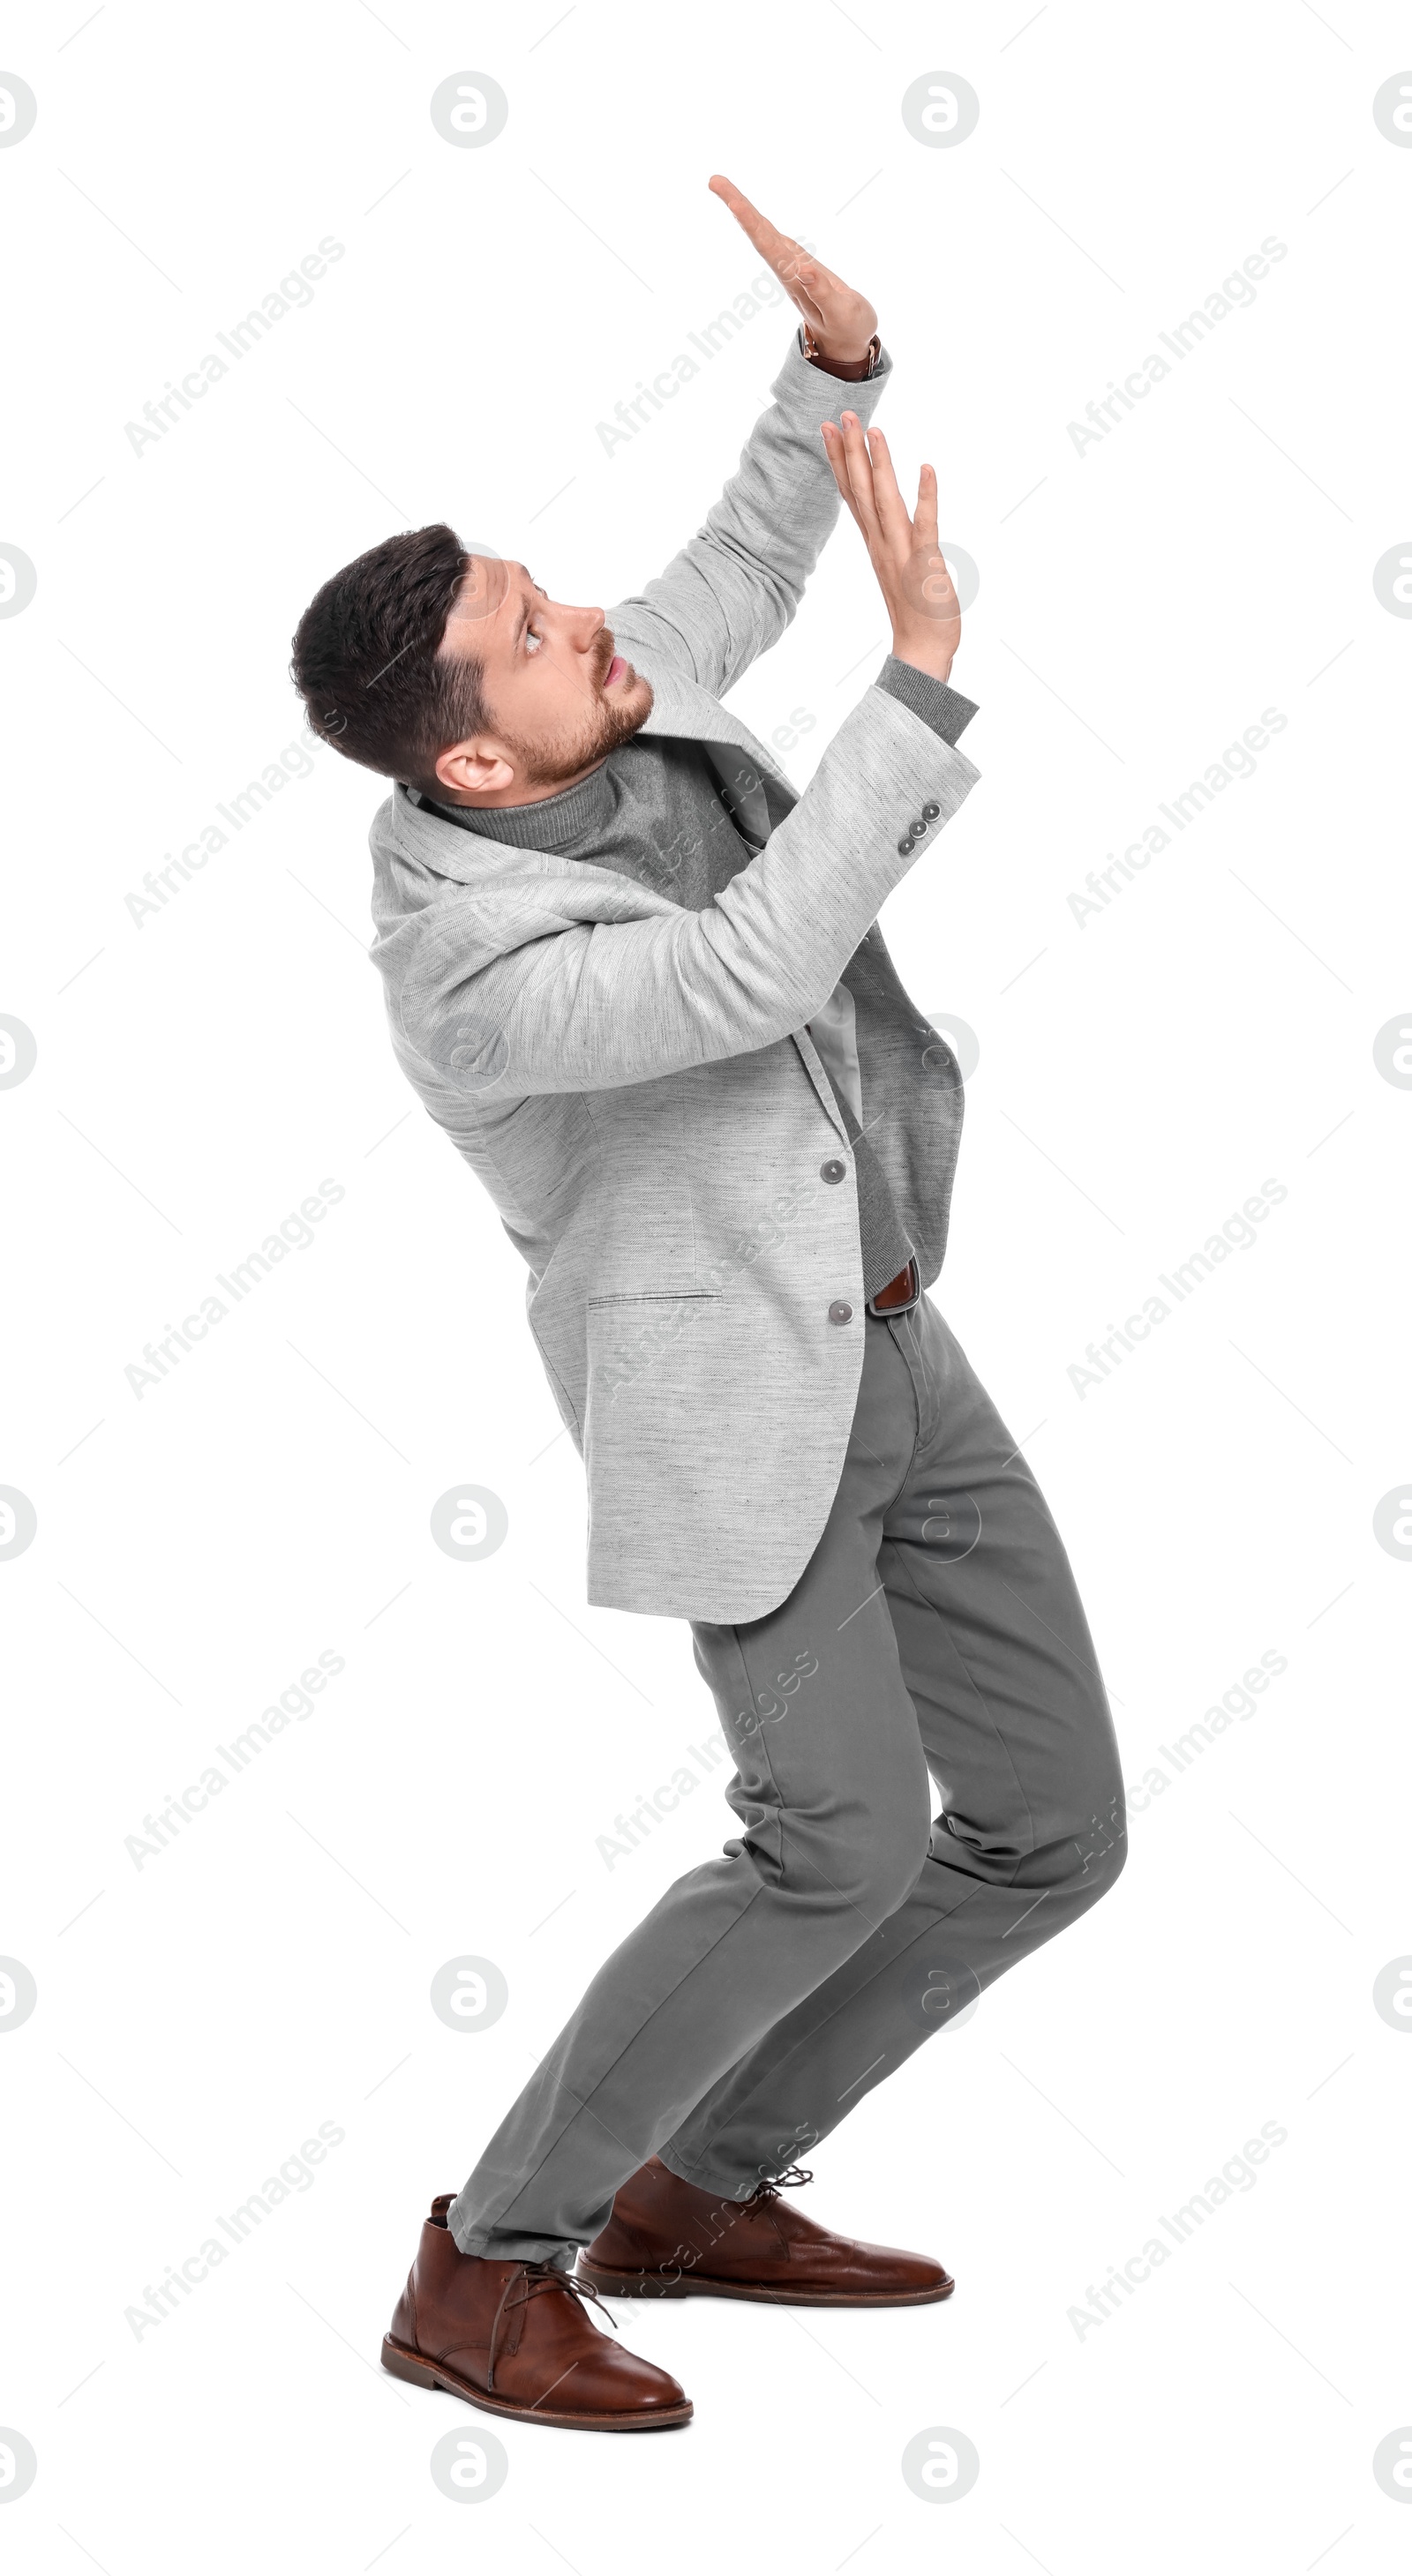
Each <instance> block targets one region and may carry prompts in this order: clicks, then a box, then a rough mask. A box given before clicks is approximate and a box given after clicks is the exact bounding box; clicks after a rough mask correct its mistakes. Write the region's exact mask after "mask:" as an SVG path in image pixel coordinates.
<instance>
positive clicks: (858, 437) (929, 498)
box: [823, 411, 961, 680]
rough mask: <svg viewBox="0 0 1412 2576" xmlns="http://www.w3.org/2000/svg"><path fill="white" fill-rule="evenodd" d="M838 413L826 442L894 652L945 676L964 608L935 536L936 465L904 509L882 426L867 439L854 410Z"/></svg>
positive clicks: (924, 471)
mask: <svg viewBox="0 0 1412 2576" xmlns="http://www.w3.org/2000/svg"><path fill="white" fill-rule="evenodd" d="M840 417H841V419H842V422H843V427H842V429H838V428H836V427H835V425H834V423H833V422H832V421H831V420H826V421H825V422H824V424H823V440H824V445H825V447H826V449H827V450H828V459H829V463H830V465H831V466H832V467H833V473H834V481H835V482H836V483H837V485H838V488H839V490H840V492H841V493H842V495H843V498H844V500H845V502H846V503H847V505H848V508H849V509H850V510H851V512H852V514H853V517H854V519H855V520H856V521H857V524H858V526H859V528H860V529H861V530H862V533H863V542H864V544H865V545H866V547H867V549H868V556H869V560H870V561H871V563H872V567H873V570H874V572H875V573H876V574H877V578H878V588H879V590H880V591H881V592H882V595H883V598H884V599H885V601H886V602H887V612H888V615H889V617H890V618H891V620H892V649H893V652H894V653H895V654H896V656H897V658H898V660H899V662H912V663H915V664H916V667H917V669H918V670H919V671H929V672H930V673H931V675H932V677H933V679H936V680H945V679H948V678H949V677H950V674H951V664H952V660H953V658H954V656H955V652H956V648H957V645H958V644H959V643H960V641H961V610H960V606H959V603H958V601H957V598H956V592H955V589H954V588H953V586H952V580H951V575H950V573H949V572H948V571H947V569H946V563H945V559H944V557H943V555H942V552H941V548H940V546H939V544H938V543H937V533H936V471H935V468H934V467H933V466H930V465H924V466H923V467H922V471H921V475H920V477H919V479H918V483H917V508H916V512H915V515H913V514H911V513H909V511H908V508H907V504H906V502H905V501H904V500H903V498H902V495H901V493H900V491H899V490H898V488H897V476H896V475H895V474H894V472H893V470H892V459H891V457H890V456H889V454H888V452H887V440H886V439H885V438H884V436H883V434H882V431H881V430H880V429H872V430H869V432H868V434H867V437H866V438H865V437H864V435H863V425H862V422H861V421H860V420H859V418H858V415H857V413H856V412H853V411H846V412H843V413H842V414H841V415H840Z"/></svg>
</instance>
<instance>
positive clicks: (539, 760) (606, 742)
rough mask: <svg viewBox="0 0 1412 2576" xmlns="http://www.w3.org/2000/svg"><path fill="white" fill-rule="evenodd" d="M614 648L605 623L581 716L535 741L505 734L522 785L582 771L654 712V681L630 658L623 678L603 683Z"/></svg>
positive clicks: (556, 781)
mask: <svg viewBox="0 0 1412 2576" xmlns="http://www.w3.org/2000/svg"><path fill="white" fill-rule="evenodd" d="M613 654H614V646H613V639H612V637H611V635H609V634H608V633H607V631H606V629H605V630H604V633H603V634H602V635H601V636H600V637H599V639H598V652H597V655H596V657H595V663H594V668H593V671H592V673H591V675H590V681H589V692H588V695H587V696H586V698H585V700H584V706H583V713H582V716H581V717H578V718H576V719H575V720H574V721H572V722H570V723H567V724H564V725H562V726H561V727H560V728H559V730H558V731H557V732H556V733H553V734H550V735H547V736H546V735H544V734H540V735H539V736H538V737H537V739H536V740H535V741H533V742H526V741H524V740H523V739H522V738H520V737H517V736H516V735H514V734H512V733H505V734H504V742H505V747H506V749H507V750H508V751H510V752H511V753H512V754H513V755H514V758H515V760H516V761H517V762H518V763H522V764H523V766H522V767H521V769H520V779H521V783H522V784H523V785H524V786H526V787H559V786H562V785H564V784H565V782H566V781H567V780H569V779H571V778H578V777H580V776H581V775H582V773H583V772H584V770H586V769H592V768H595V767H596V766H597V764H598V763H599V761H601V760H606V758H607V756H608V754H609V752H610V751H617V750H618V749H619V748H620V746H621V745H622V744H623V743H625V742H631V740H632V737H633V735H634V734H635V733H637V732H639V731H640V730H641V728H642V726H643V725H644V724H645V723H646V722H647V719H648V717H649V716H650V715H651V713H652V683H651V681H650V680H645V679H644V678H643V676H642V674H641V672H640V671H635V670H634V669H633V667H632V664H631V663H630V662H629V663H628V667H627V671H626V672H625V674H624V676H623V678H622V679H620V680H618V681H616V682H615V684H614V686H613V687H612V688H611V689H608V690H605V689H604V686H603V683H604V681H605V679H606V678H607V676H608V672H609V670H610V669H611V667H612V663H613ZM625 658H626V657H625Z"/></svg>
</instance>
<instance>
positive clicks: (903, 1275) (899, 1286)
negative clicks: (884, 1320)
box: [868, 1261, 922, 1315]
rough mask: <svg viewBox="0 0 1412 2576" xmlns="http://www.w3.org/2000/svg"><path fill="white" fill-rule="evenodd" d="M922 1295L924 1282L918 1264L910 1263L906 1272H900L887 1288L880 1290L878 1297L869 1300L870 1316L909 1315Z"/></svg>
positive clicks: (890, 1280)
mask: <svg viewBox="0 0 1412 2576" xmlns="http://www.w3.org/2000/svg"><path fill="white" fill-rule="evenodd" d="M921 1293H922V1282H921V1276H920V1273H919V1271H918V1269H917V1265H916V1262H915V1261H909V1262H908V1264H907V1267H906V1269H905V1270H899V1271H898V1274H897V1277H896V1278H895V1279H889V1281H888V1283H887V1286H886V1287H885V1288H880V1289H879V1290H878V1293H877V1295H876V1297H870V1298H869V1299H868V1312H869V1314H870V1315H908V1314H910V1313H911V1311H912V1308H913V1307H914V1306H915V1305H916V1303H917V1300H918V1298H919V1297H920V1296H921Z"/></svg>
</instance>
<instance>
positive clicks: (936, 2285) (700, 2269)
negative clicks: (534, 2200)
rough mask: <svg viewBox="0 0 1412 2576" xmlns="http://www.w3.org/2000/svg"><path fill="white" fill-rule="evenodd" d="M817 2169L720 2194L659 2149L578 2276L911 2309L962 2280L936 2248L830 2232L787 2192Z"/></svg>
mask: <svg viewBox="0 0 1412 2576" xmlns="http://www.w3.org/2000/svg"><path fill="white" fill-rule="evenodd" d="M812 2180H813V2176H812V2175H811V2174H809V2173H807V2172H805V2171H804V2170H803V2169H802V2167H800V2166H798V2165H791V2166H790V2168H789V2171H788V2172H787V2173H784V2174H781V2175H780V2176H779V2177H778V2179H777V2180H776V2181H774V2182H762V2183H757V2185H756V2187H755V2189H754V2191H752V2193H751V2194H750V2197H749V2199H748V2200H720V2199H718V2198H717V2197H716V2195H715V2194H714V2193H713V2192H709V2191H698V2190H697V2188H696V2185H695V2184H694V2183H690V2182H682V2181H681V2180H680V2179H679V2177H678V2176H677V2175H676V2174H674V2173H671V2172H670V2171H669V2170H668V2168H667V2166H666V2165H664V2164H662V2163H661V2162H660V2161H659V2159H658V2158H657V2157H656V2156H654V2157H653V2158H652V2161H651V2163H650V2164H646V2165H644V2166H643V2167H642V2169H641V2171H640V2172H639V2173H635V2174H634V2175H633V2177H632V2180H631V2181H630V2182H625V2183H624V2185H623V2187H622V2190H621V2191H620V2192H619V2193H618V2195H617V2198H616V2199H615V2200H614V2203H613V2215H612V2217H611V2218H610V2219H609V2221H608V2224H607V2226H606V2227H605V2228H604V2229H603V2232H602V2234H601V2235H599V2236H595V2238H594V2240H593V2243H592V2244H591V2245H590V2246H589V2247H588V2248H587V2250H586V2252H584V2253H582V2254H580V2256H579V2260H578V2278H579V2280H581V2281H583V2282H585V2283H586V2284H587V2285H588V2287H589V2288H591V2289H594V2290H606V2291H608V2292H610V2293H612V2294H615V2295H616V2296H617V2297H619V2298H633V2297H638V2298H657V2299H693V2298H712V2299H763V2300H767V2301H771V2302H773V2303H774V2304H776V2305H784V2306H788V2307H801V2308H914V2307H921V2306H923V2305H924V2304H925V2303H926V2302H927V2301H928V2300H931V2299H949V2298H950V2296H951V2293H952V2291H953V2290H954V2289H955V2287H956V2284H955V2282H954V2281H953V2280H952V2278H951V2275H950V2273H949V2272H946V2271H944V2270H943V2268H942V2266H941V2264H940V2263H936V2262H933V2260H932V2258H931V2256H930V2255H929V2254H903V2253H899V2252H898V2250H897V2249H896V2248H895V2247H894V2246H891V2245H862V2244H859V2243H858V2242H857V2241H856V2240H855V2239H854V2238H852V2237H850V2236H833V2235H831V2234H830V2232H829V2230H828V2229H827V2228H826V2227H820V2226H819V2225H818V2223H817V2221H816V2220H814V2219H812V2218H805V2217H804V2216H803V2215H802V2213H801V2212H800V2211H799V2210H797V2209H791V2208H790V2206H789V2204H788V2202H786V2201H784V2200H782V2199H781V2197H780V2192H781V2189H782V2188H783V2189H785V2190H790V2191H794V2190H797V2189H798V2188H799V2186H800V2184H801V2183H806V2182H811V2181H812Z"/></svg>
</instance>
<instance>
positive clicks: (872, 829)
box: [373, 687, 979, 1099]
mask: <svg viewBox="0 0 1412 2576" xmlns="http://www.w3.org/2000/svg"><path fill="white" fill-rule="evenodd" d="M978 774H979V773H978V772H977V771H976V770H975V769H974V768H973V767H972V765H971V763H970V761H968V760H967V758H966V756H965V754H964V753H963V752H960V751H956V750H953V749H952V747H951V745H950V744H949V743H948V742H946V741H945V740H943V739H942V738H941V737H940V736H939V735H938V734H937V733H935V732H934V731H932V729H931V728H930V726H929V725H928V724H927V722H926V721H925V720H924V719H919V718H918V716H917V715H915V714H914V713H913V712H912V710H911V709H910V708H909V707H907V706H906V705H904V704H902V703H901V702H900V701H899V700H898V699H897V698H896V697H894V696H892V695H891V694H889V693H888V692H887V691H885V690H883V689H882V688H879V687H874V688H869V689H867V690H866V691H865V692H864V695H863V698H862V700H861V701H860V703H859V704H858V705H857V706H856V707H855V708H854V709H853V712H852V714H851V715H850V716H848V717H847V718H846V720H845V721H844V723H843V724H842V725H841V726H840V728H839V730H838V732H837V734H836V735H835V736H834V739H833V741H832V742H831V743H830V745H829V747H828V749H827V751H826V752H825V753H824V756H823V758H822V760H821V761H820V763H819V766H818V769H817V771H816V772H815V775H814V777H813V778H812V779H811V781H810V783H809V785H808V787H807V788H806V790H805V792H804V794H803V796H801V798H800V800H799V802H798V804H797V805H796V806H795V807H794V809H793V811H792V812H791V813H790V814H788V815H787V816H786V817H785V819H784V821H783V822H782V823H780V824H779V825H778V826H777V827H776V829H775V830H774V832H772V833H771V835H770V838H769V840H768V841H767V842H766V844H765V847H764V849H763V850H762V851H761V853H760V855H759V857H758V858H756V859H753V860H752V861H751V863H750V865H749V866H748V867H746V868H742V869H741V870H740V872H739V874H738V875H736V876H734V877H732V879H731V881H730V883H729V884H728V885H727V886H726V887H725V888H724V889H723V891H722V892H721V893H720V894H719V895H718V896H717V898H716V901H715V903H714V904H713V905H711V906H710V907H708V909H707V910H705V911H704V912H688V911H684V910H683V909H682V908H681V907H680V906H678V905H675V904H670V905H669V904H664V905H663V908H662V910H661V912H660V913H657V914H655V915H648V916H647V917H646V918H643V917H641V916H639V917H638V918H636V919H634V920H625V921H604V920H601V919H597V920H584V919H581V918H580V919H575V918H573V910H572V907H573V906H574V905H575V904H576V903H577V902H580V901H582V902H583V908H584V909H585V910H586V909H588V900H585V899H584V898H583V897H582V896H581V894H580V893H579V892H578V891H576V887H575V882H574V880H573V879H570V880H569V881H568V882H567V883H561V882H560V881H558V880H548V881H546V879H545V878H544V877H543V876H542V875H540V874H536V875H535V876H534V877H533V878H532V879H531V880H530V881H528V882H527V883H524V884H520V885H517V886H514V887H509V886H506V887H502V888H501V889H500V890H499V892H498V893H497V895H496V897H495V898H494V910H495V914H496V917H497V920H499V921H504V920H505V919H506V918H507V917H509V916H510V915H511V914H512V913H513V912H514V910H515V909H516V908H518V909H519V912H520V918H521V923H522V927H521V929H520V933H519V941H518V944H517V945H515V946H514V947H512V948H510V949H509V950H507V951H506V952H505V953H503V954H501V955H498V956H492V957H491V958H489V960H488V961H487V962H483V963H476V964H469V963H468V961H469V960H472V959H475V958H476V957H477V956H479V958H480V959H482V960H484V959H485V953H486V946H487V929H488V915H489V913H490V911H491V908H492V899H491V897H490V896H489V895H488V894H487V893H486V892H485V891H484V890H483V889H481V890H478V891H476V892H474V893H472V892H471V891H469V890H467V891H466V892H464V893H462V892H458V893H455V894H449V895H448V896H447V897H446V898H445V899H443V900H442V901H440V902H437V903H435V904H432V905H429V906H428V907H427V909H426V910H425V911H422V912H419V913H417V914H416V915H415V916H414V917H413V918H412V919H410V920H403V921H401V922H400V923H398V924H397V925H396V926H395V927H394V928H393V929H392V931H391V933H390V935H389V937H388V938H387V940H386V942H385V943H380V945H379V947H376V948H375V949H374V951H373V954H374V958H375V961H376V962H377V963H378V965H379V966H380V967H381V968H382V970H383V972H384V974H386V975H387V977H388V981H389V985H390V987H391V988H392V991H393V996H394V1004H393V1006H394V1009H395V1010H396V1012H397V1015H398V1018H399V1019H400V1022H401V1027H402V1031H403V1034H404V1036H405V1038H406V1040H407V1042H408V1044H409V1045H410V1046H411V1047H412V1048H413V1049H414V1051H415V1052H416V1053H417V1054H418V1055H420V1056H421V1057H422V1058H423V1059H424V1061H425V1062H427V1063H428V1064H431V1065H433V1066H435V1068H436V1070H437V1071H438V1072H439V1073H440V1074H441V1076H442V1078H443V1080H445V1081H446V1082H448V1083H449V1084H450V1085H451V1086H452V1087H453V1089H456V1090H460V1091H465V1092H466V1093H468V1094H471V1095H473V1096H477V1097H482V1098H490V1099H495V1098H501V1099H505V1098H511V1099H513V1098H515V1097H516V1096H523V1095H525V1094H528V1093H533V1092H554V1091H605V1090H611V1089H613V1088H615V1087H617V1086H619V1085H621V1084H625V1083H635V1082H649V1081H655V1080H657V1079H659V1078H660V1077H661V1076H662V1075H664V1074H671V1073H680V1072H682V1071H684V1070H685V1069H686V1068H688V1067H689V1066H692V1065H699V1064H710V1063H713V1062H717V1061H719V1060H720V1059H722V1058H724V1057H726V1056H735V1055H750V1054H753V1053H754V1052H755V1051H756V1050H757V1049H758V1048H761V1047H766V1046H771V1045H773V1044H774V1043H775V1042H776V1041H777V1040H779V1039H780V1038H784V1037H788V1036H789V1035H790V1034H791V1033H792V1032H793V1031H794V1030H796V1029H800V1028H803V1027H804V1026H805V1024H806V1023H807V1021H808V1020H809V1019H810V1018H811V1017H812V1015H813V1013H814V1012H815V1011H817V1010H819V1009H820V1008H821V1007H822V1005H823V1004H824V1002H825V1001H826V1000H827V998H828V996H829V994H830V993H831V992H832V991H833V988H834V986H835V984H836V983H837V982H838V979H839V976H840V975H841V974H842V972H843V969H844V967H845V965H846V964H847V962H848V960H849V958H850V957H851V956H852V955H853V953H854V951H855V949H856V948H857V946H858V944H859V941H860V940H861V939H862V938H863V937H864V936H865V934H866V932H867V931H868V929H869V928H870V927H871V925H872V923H873V922H874V921H875V920H876V918H877V916H878V913H879V912H880V910H881V909H882V906H883V903H884V902H885V900H886V898H887V896H888V895H889V894H890V893H891V892H892V889H893V887H894V886H895V885H897V884H898V883H899V882H900V880H901V879H902V878H903V877H904V876H905V875H906V874H907V872H908V870H909V868H911V867H912V866H914V865H915V863H916V860H917V858H918V857H919V856H920V855H921V853H922V852H923V851H924V850H927V849H930V848H931V846H932V843H933V841H934V839H935V837H936V835H937V834H938V833H939V832H940V831H941V829H942V827H943V826H944V825H945V824H946V823H948V822H949V821H950V819H951V817H952V815H953V814H954V813H955V812H956V811H957V809H958V807H959V806H960V805H961V803H962V802H963V800H964V799H965V797H966V796H967V795H968V794H969V792H970V790H971V788H972V787H973V785H974V784H975V781H976V778H977V776H978ZM385 810H386V809H385ZM380 819H381V818H380ZM591 900H595V901H596V900H599V898H597V897H596V896H595V897H593V898H591Z"/></svg>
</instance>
